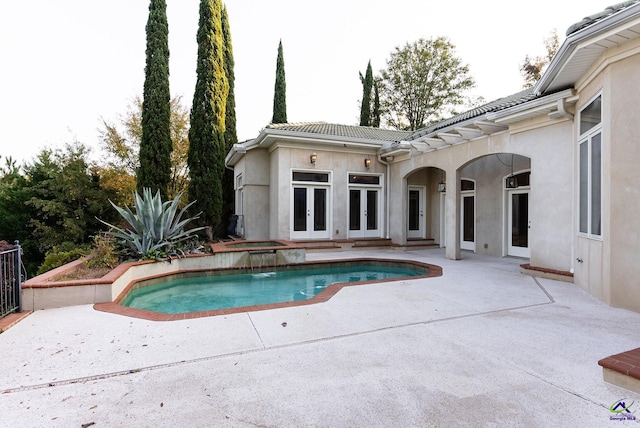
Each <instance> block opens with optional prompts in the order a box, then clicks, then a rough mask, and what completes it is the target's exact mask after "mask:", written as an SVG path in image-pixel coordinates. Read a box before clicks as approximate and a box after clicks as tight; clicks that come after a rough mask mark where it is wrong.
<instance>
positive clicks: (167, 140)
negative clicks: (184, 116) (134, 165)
mask: <svg viewBox="0 0 640 428" xmlns="http://www.w3.org/2000/svg"><path fill="white" fill-rule="evenodd" d="M146 53H147V62H146V66H145V79H144V94H143V101H142V138H141V140H140V155H139V157H140V167H139V169H138V173H137V183H138V184H137V186H138V189H139V190H141V189H142V188H144V187H149V188H151V189H152V191H153V192H155V191H156V190H160V193H161V194H162V196H163V197H164V198H166V197H167V188H168V185H169V181H170V179H171V151H172V150H173V148H172V145H171V106H170V101H171V94H170V92H169V24H168V22H167V4H166V2H165V0H151V3H150V4H149V19H148V21H147V52H146Z"/></svg>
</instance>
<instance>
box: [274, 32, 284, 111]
mask: <svg viewBox="0 0 640 428" xmlns="http://www.w3.org/2000/svg"><path fill="white" fill-rule="evenodd" d="M271 123H287V83H286V82H285V78H284V56H283V54H282V40H280V44H279V45H278V60H277V62H276V85H275V90H274V94H273V119H271Z"/></svg>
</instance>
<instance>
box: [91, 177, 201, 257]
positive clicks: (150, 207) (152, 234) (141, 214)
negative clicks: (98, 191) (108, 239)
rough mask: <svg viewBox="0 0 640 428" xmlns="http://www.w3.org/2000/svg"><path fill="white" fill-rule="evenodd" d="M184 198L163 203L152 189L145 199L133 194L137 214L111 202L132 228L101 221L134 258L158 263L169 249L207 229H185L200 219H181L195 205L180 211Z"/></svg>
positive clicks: (144, 192) (146, 189)
mask: <svg viewBox="0 0 640 428" xmlns="http://www.w3.org/2000/svg"><path fill="white" fill-rule="evenodd" d="M181 196H182V192H181V193H179V194H178V195H176V197H175V198H174V199H173V200H171V201H166V202H162V197H161V196H160V192H159V191H158V192H156V194H155V195H152V194H151V189H149V188H144V189H143V190H142V196H140V194H139V193H138V192H134V194H133V198H134V211H132V210H131V209H130V208H129V207H128V206H126V205H125V206H124V208H122V207H119V206H117V205H116V204H114V203H113V202H111V205H113V207H114V208H115V209H116V210H117V211H118V213H120V215H121V216H122V217H123V218H124V220H125V221H126V222H127V223H128V224H129V227H127V228H126V229H123V228H121V227H118V226H114V225H112V224H110V223H107V222H105V221H103V220H100V219H98V220H100V221H101V222H102V223H104V224H106V225H107V226H109V227H110V228H112V231H111V232H110V233H111V234H112V235H113V236H114V237H115V238H116V239H118V240H119V242H120V243H121V244H122V245H123V246H124V247H125V248H127V249H128V250H130V251H131V252H133V253H134V254H135V256H137V257H140V258H142V259H155V258H157V256H158V255H160V254H167V253H168V252H169V250H170V249H172V248H175V246H176V244H178V243H180V242H182V241H185V240H187V239H189V238H190V237H191V236H192V234H193V233H194V232H196V231H198V230H202V229H204V228H203V227H198V228H194V229H190V230H185V229H184V227H185V226H186V225H187V224H188V223H189V222H191V221H193V220H195V219H197V218H198V216H199V215H196V216H194V217H190V218H186V219H184V220H183V219H182V217H183V215H184V213H185V212H186V210H187V209H188V208H189V207H190V206H191V205H192V204H193V202H191V203H190V204H188V205H187V206H186V207H184V208H182V209H181V210H180V211H178V203H179V201H180V197H181Z"/></svg>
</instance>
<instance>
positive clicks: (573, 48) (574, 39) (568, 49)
mask: <svg viewBox="0 0 640 428" xmlns="http://www.w3.org/2000/svg"><path fill="white" fill-rule="evenodd" d="M639 12H640V3H639V4H635V5H632V6H629V7H628V8H625V9H622V10H620V11H618V12H615V13H613V14H611V15H610V16H608V17H606V18H603V19H601V20H599V21H596V22H594V23H593V24H591V25H589V26H587V27H585V28H582V29H580V30H577V31H576V32H575V33H572V34H570V35H569V37H567V39H566V40H565V41H564V43H563V44H562V46H560V49H558V52H557V53H556V55H555V56H554V57H553V59H552V60H551V62H550V63H549V66H548V68H547V70H546V71H545V72H544V74H543V75H542V77H541V78H540V80H538V82H537V83H536V84H535V85H534V92H535V93H536V94H537V95H541V94H544V93H545V92H547V91H549V90H550V88H552V85H553V83H554V81H555V80H556V79H557V78H558V76H559V75H560V74H561V73H562V71H563V70H564V69H565V66H566V65H567V63H568V62H569V61H570V60H571V59H572V58H573V57H574V55H575V54H576V52H577V51H578V50H579V49H583V48H585V47H586V46H585V45H584V43H585V42H586V41H587V40H589V39H592V38H593V39H595V40H594V41H597V36H599V35H602V34H604V33H606V32H607V31H608V30H610V29H611V28H612V27H614V26H618V25H621V24H624V23H625V22H627V21H630V20H633V19H634V18H637V16H636V15H637V14H638V13H639ZM574 83H575V82H574ZM558 89H563V88H553V89H552V90H558Z"/></svg>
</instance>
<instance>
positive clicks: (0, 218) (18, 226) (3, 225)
mask: <svg viewBox="0 0 640 428" xmlns="http://www.w3.org/2000/svg"><path fill="white" fill-rule="evenodd" d="M27 184H28V183H27V179H26V177H25V176H24V175H23V174H22V173H21V170H20V167H18V166H17V165H16V161H15V160H14V159H12V158H11V157H6V158H5V159H4V166H0V241H7V242H9V243H13V242H14V241H16V240H17V241H20V244H21V246H22V248H23V251H24V253H25V257H24V263H25V264H28V263H29V261H30V260H32V259H34V256H33V254H34V253H35V254H38V249H37V247H36V245H35V241H34V240H33V239H31V238H30V229H29V226H28V225H29V219H30V212H29V210H28V208H27V207H26V206H25V204H26V202H27V201H28V200H29V199H30V198H31V193H30V191H29V188H28V187H27ZM40 258H41V257H40V256H38V257H37V261H36V262H35V263H33V266H32V267H31V270H30V272H32V271H34V270H35V268H37V266H38V264H39V262H40Z"/></svg>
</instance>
